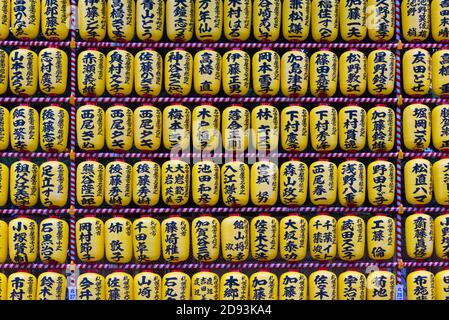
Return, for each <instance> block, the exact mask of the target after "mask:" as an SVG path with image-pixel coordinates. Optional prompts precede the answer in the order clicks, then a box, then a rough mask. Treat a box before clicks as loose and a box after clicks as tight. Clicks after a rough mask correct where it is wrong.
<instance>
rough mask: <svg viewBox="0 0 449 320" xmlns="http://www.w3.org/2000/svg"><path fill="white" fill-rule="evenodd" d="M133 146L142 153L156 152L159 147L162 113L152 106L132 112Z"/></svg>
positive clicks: (138, 108)
mask: <svg viewBox="0 0 449 320" xmlns="http://www.w3.org/2000/svg"><path fill="white" fill-rule="evenodd" d="M133 120H134V123H133V132H134V139H133V140H134V146H135V147H136V148H137V149H139V150H142V151H156V150H158V149H159V147H160V146H161V138H162V112H161V110H160V109H159V108H156V107H155V106H152V105H143V106H140V107H137V108H136V109H135V110H134V115H133Z"/></svg>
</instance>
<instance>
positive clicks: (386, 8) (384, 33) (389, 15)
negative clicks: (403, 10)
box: [366, 0, 396, 42]
mask: <svg viewBox="0 0 449 320" xmlns="http://www.w3.org/2000/svg"><path fill="white" fill-rule="evenodd" d="M367 1H368V2H367V5H366V25H367V28H368V36H369V38H370V39H371V40H372V41H375V42H387V41H390V40H391V39H392V38H393V36H394V35H395V23H396V3H395V0H367Z"/></svg>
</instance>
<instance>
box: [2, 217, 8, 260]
mask: <svg viewBox="0 0 449 320" xmlns="http://www.w3.org/2000/svg"><path fill="white" fill-rule="evenodd" d="M8 241H9V239H8V223H7V222H5V221H3V220H0V263H5V261H6V259H7V258H8Z"/></svg>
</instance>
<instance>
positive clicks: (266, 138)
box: [251, 104, 279, 152]
mask: <svg viewBox="0 0 449 320" xmlns="http://www.w3.org/2000/svg"><path fill="white" fill-rule="evenodd" d="M251 135H252V139H251V141H252V145H253V148H254V149H256V150H257V151H265V152H268V151H275V150H277V148H278V143H279V110H278V109H277V108H276V107H274V106H271V105H268V104H262V105H259V106H257V107H255V108H254V109H253V110H252V111H251Z"/></svg>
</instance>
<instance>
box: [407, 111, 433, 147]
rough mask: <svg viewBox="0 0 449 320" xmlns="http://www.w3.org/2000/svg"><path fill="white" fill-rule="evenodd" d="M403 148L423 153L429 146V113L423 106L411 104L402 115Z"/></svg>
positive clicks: (430, 128)
mask: <svg viewBox="0 0 449 320" xmlns="http://www.w3.org/2000/svg"><path fill="white" fill-rule="evenodd" d="M402 122H403V125H402V133H403V137H404V146H405V147H406V148H407V149H409V150H412V151H423V150H425V149H427V148H428V147H429V145H430V131H431V130H432V126H431V113H430V108H429V107H428V106H426V105H424V104H411V105H409V106H407V107H406V108H405V109H404V111H403V113H402Z"/></svg>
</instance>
